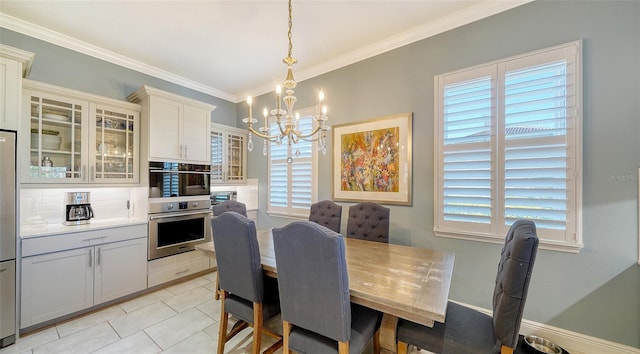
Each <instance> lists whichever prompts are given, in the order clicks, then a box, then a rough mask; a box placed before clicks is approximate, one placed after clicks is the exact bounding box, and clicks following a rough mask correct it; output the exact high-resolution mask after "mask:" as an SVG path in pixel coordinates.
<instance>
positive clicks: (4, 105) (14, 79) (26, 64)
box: [0, 44, 34, 131]
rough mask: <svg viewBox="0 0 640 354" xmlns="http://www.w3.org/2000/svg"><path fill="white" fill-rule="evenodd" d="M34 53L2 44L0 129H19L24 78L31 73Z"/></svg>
mask: <svg viewBox="0 0 640 354" xmlns="http://www.w3.org/2000/svg"><path fill="white" fill-rule="evenodd" d="M33 57H34V54H33V53H30V52H26V51H24V50H20V49H17V48H13V47H9V46H6V45H4V44H0V129H8V130H16V131H17V130H19V128H20V116H21V111H22V106H21V104H20V102H21V101H22V78H23V77H25V76H27V75H28V74H29V71H30V70H31V63H32V62H33Z"/></svg>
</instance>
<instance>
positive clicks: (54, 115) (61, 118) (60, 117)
mask: <svg viewBox="0 0 640 354" xmlns="http://www.w3.org/2000/svg"><path fill="white" fill-rule="evenodd" d="M42 118H47V119H53V120H59V121H62V122H68V121H70V120H71V118H69V117H67V116H63V115H62V114H57V113H42Z"/></svg>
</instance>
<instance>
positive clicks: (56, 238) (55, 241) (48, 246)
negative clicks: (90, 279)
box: [22, 224, 147, 257]
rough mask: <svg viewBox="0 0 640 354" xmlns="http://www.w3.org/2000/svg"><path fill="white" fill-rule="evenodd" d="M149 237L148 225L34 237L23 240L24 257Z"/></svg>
mask: <svg viewBox="0 0 640 354" xmlns="http://www.w3.org/2000/svg"><path fill="white" fill-rule="evenodd" d="M142 237H147V225H144V224H143V225H129V226H122V227H113V228H107V229H100V230H91V231H84V232H75V233H66V234H59V235H53V236H44V237H33V238H28V239H23V240H22V257H29V256H34V255H38V254H44V253H51V252H57V251H64V250H70V249H74V248H81V247H87V246H95V245H101V244H105V243H111V242H117V241H124V240H132V239H136V238H142Z"/></svg>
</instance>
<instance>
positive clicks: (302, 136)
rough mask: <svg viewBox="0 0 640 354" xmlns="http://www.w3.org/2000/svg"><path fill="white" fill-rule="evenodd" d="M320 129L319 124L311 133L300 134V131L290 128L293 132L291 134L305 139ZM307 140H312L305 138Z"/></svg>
mask: <svg viewBox="0 0 640 354" xmlns="http://www.w3.org/2000/svg"><path fill="white" fill-rule="evenodd" d="M321 129H322V127H321V126H319V125H318V126H317V127H316V128H315V129H314V130H313V131H312V132H311V133H309V134H301V133H300V132H297V131H295V130H292V131H291V133H293V135H295V136H297V137H298V138H300V139H304V140H307V138H310V137H312V136H314V135H315V134H316V133H317V132H319V131H320V130H321ZM307 141H313V140H307Z"/></svg>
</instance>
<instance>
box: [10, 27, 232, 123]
mask: <svg viewBox="0 0 640 354" xmlns="http://www.w3.org/2000/svg"><path fill="white" fill-rule="evenodd" d="M0 42H1V43H2V44H6V45H9V46H12V47H14V48H19V49H23V50H26V51H29V52H32V53H35V54H36V55H35V58H34V61H33V66H32V68H31V73H30V75H29V76H28V78H29V79H32V80H36V81H41V82H46V83H49V84H52V85H57V86H62V87H66V88H70V89H74V90H78V91H82V92H88V93H92V94H96V95H100V96H104V97H110V98H114V99H118V100H123V101H126V100H127V96H128V95H129V94H131V93H132V92H134V91H135V90H137V89H138V88H140V87H141V86H142V85H148V86H151V87H155V88H158V89H161V90H164V91H167V92H172V93H175V94H178V95H182V96H185V97H189V98H193V99H195V100H199V101H202V102H206V103H209V104H212V105H214V106H216V109H215V110H214V111H213V113H212V114H211V117H212V119H211V121H212V122H216V123H220V124H226V125H230V126H235V124H236V115H237V113H236V104H234V103H233V102H229V101H226V100H223V99H220V98H218V97H213V96H210V95H207V94H204V93H201V92H198V91H195V90H192V89H189V88H185V87H182V86H179V85H176V84H173V83H170V82H167V81H165V80H162V79H158V78H156V77H153V76H149V75H146V74H143V73H140V72H137V71H134V70H130V69H127V68H124V67H122V66H119V65H115V64H112V63H108V62H105V61H103V60H100V59H96V58H93V57H90V56H87V55H84V54H80V53H78V52H75V51H72V50H69V49H66V48H62V47H59V46H56V45H53V44H50V43H47V42H43V41H41V40H38V39H35V38H32V37H28V36H24V35H22V34H19V33H16V32H13V31H10V30H7V29H5V28H0Z"/></svg>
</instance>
